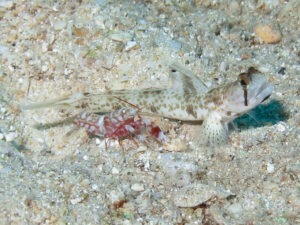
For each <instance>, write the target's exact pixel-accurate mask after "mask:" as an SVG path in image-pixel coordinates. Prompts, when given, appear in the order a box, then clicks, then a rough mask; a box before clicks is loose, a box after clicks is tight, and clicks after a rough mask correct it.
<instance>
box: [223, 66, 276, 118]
mask: <svg viewBox="0 0 300 225" xmlns="http://www.w3.org/2000/svg"><path fill="white" fill-rule="evenodd" d="M272 91H273V86H272V84H271V83H270V82H269V81H268V79H267V77H266V76H265V75H264V74H262V73H260V72H259V71H258V70H256V69H254V68H253V67H251V68H249V70H248V72H247V73H242V74H240V75H239V77H238V79H237V80H236V81H235V82H232V83H229V84H228V85H227V86H226V87H225V88H224V89H223V93H222V96H223V104H222V105H221V107H220V109H221V111H222V112H223V116H222V118H223V121H226V122H231V121H232V120H234V119H235V118H237V117H239V116H241V115H243V114H245V113H247V112H248V111H250V110H251V109H253V108H255V107H256V106H257V105H259V104H260V103H262V102H264V101H265V100H266V99H268V98H269V97H270V96H271V94H272Z"/></svg>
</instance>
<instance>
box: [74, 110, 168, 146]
mask: <svg viewBox="0 0 300 225" xmlns="http://www.w3.org/2000/svg"><path fill="white" fill-rule="evenodd" d="M74 122H75V124H76V125H77V126H79V127H84V128H85V129H86V130H87V131H88V132H89V133H91V134H94V135H96V136H99V137H104V138H110V139H118V140H120V139H125V138H127V137H132V136H140V138H139V140H143V139H145V140H146V138H143V137H141V136H142V134H144V133H146V134H150V135H151V136H153V137H154V138H155V139H156V140H158V141H165V140H167V138H166V136H165V135H164V133H163V131H162V130H161V129H160V128H159V127H158V126H156V125H155V124H154V123H153V122H152V121H149V120H147V119H144V118H142V117H141V116H140V115H138V113H137V110H136V109H133V108H122V109H120V110H116V111H114V112H111V113H108V114H105V115H97V114H93V113H90V114H87V113H85V112H84V113H82V114H81V115H79V116H78V117H77V118H76V119H75V121H74Z"/></svg>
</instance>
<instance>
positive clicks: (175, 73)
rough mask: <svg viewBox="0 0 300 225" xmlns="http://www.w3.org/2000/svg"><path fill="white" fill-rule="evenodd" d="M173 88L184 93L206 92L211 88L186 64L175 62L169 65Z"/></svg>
mask: <svg viewBox="0 0 300 225" xmlns="http://www.w3.org/2000/svg"><path fill="white" fill-rule="evenodd" d="M169 70H170V77H171V81H172V89H176V90H177V91H178V90H182V91H183V92H184V93H191V94H192V93H195V92H196V93H197V94H205V93H206V92H207V91H208V90H209V89H208V87H207V86H206V84H205V83H204V82H203V81H202V80H201V79H200V78H198V77H196V76H195V74H194V73H193V72H192V71H191V70H189V69H188V68H186V67H185V66H183V65H181V64H179V63H177V62H173V63H171V64H170V65H169Z"/></svg>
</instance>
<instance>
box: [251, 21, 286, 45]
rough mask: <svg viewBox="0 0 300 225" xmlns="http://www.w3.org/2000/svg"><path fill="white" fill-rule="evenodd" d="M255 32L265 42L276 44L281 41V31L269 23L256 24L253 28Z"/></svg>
mask: <svg viewBox="0 0 300 225" xmlns="http://www.w3.org/2000/svg"><path fill="white" fill-rule="evenodd" d="M254 32H255V34H256V35H257V36H258V37H259V38H260V39H261V40H262V41H263V42H264V43H267V44H276V43H278V42H280V41H281V39H282V36H281V33H280V32H279V31H278V30H276V29H274V28H273V27H271V26H270V25H263V24H258V25H256V27H255V28H254Z"/></svg>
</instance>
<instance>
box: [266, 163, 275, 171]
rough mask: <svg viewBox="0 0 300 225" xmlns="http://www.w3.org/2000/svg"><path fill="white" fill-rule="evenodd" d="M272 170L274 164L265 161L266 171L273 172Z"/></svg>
mask: <svg viewBox="0 0 300 225" xmlns="http://www.w3.org/2000/svg"><path fill="white" fill-rule="evenodd" d="M274 171H275V165H274V164H273V163H267V172H268V173H274Z"/></svg>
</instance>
